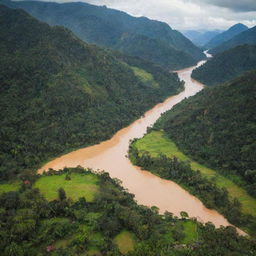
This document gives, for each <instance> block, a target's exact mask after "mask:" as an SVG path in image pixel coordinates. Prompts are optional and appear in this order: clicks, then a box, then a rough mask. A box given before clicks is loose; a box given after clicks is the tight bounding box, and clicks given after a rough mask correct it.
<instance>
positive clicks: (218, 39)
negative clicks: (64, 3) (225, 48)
mask: <svg viewBox="0 0 256 256" xmlns="http://www.w3.org/2000/svg"><path fill="white" fill-rule="evenodd" d="M246 30H248V27H247V26H245V25H244V24H241V23H238V24H235V25H234V26H232V27H231V28H229V29H228V30H227V31H224V32H222V33H220V34H218V35H216V36H215V37H214V38H212V39H211V40H210V42H208V43H207V44H206V45H205V48H206V49H212V48H215V47H217V46H219V45H221V44H223V43H224V42H226V41H228V40H230V39H232V38H233V37H234V36H236V35H238V34H240V33H242V32H244V31H246Z"/></svg>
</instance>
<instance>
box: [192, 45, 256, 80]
mask: <svg viewBox="0 0 256 256" xmlns="http://www.w3.org/2000/svg"><path fill="white" fill-rule="evenodd" d="M253 69H256V45H241V46H237V47H235V48H232V49H230V50H227V51H225V52H223V53H219V54H217V55H216V56H214V57H213V58H211V59H209V60H208V61H207V62H206V63H205V64H204V65H202V66H200V67H199V68H197V69H195V70H193V73H192V77H193V78H194V79H196V80H198V81H200V82H201V83H203V84H206V85H217V84H220V83H224V82H227V81H229V80H231V79H235V78H237V77H239V76H241V75H242V74H243V73H244V72H246V71H250V70H253Z"/></svg>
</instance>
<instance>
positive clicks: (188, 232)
mask: <svg viewBox="0 0 256 256" xmlns="http://www.w3.org/2000/svg"><path fill="white" fill-rule="evenodd" d="M183 227H184V233H185V238H184V239H183V240H182V244H191V243H193V242H195V241H196V240H197V224H196V222H194V221H190V220H188V221H185V222H184V223H183Z"/></svg>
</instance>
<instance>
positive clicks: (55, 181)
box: [34, 173, 99, 202]
mask: <svg viewBox="0 0 256 256" xmlns="http://www.w3.org/2000/svg"><path fill="white" fill-rule="evenodd" d="M65 177H66V174H61V175H54V176H42V177H41V178H39V179H38V180H37V181H36V183H35V185H34V187H35V188H38V189H39V190H40V191H41V193H42V194H43V195H44V196H45V198H46V199H47V200H49V201H51V200H54V199H57V198H58V189H59V188H60V187H62V188H63V189H64V190H65V192H66V196H67V197H68V198H71V199H73V200H78V199H79V198H80V197H85V199H86V200H87V201H88V202H92V201H93V200H94V198H95V195H96V194H97V192H98V190H99V186H98V185H97V183H98V178H97V176H96V175H94V174H78V173H72V174H71V180H65Z"/></svg>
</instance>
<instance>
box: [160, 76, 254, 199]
mask: <svg viewBox="0 0 256 256" xmlns="http://www.w3.org/2000/svg"><path fill="white" fill-rule="evenodd" d="M255 79H256V75H255V71H253V72H251V73H248V74H246V75H244V76H243V77H241V78H238V79H237V80H235V81H233V82H230V83H227V84H225V85H222V86H217V87H214V88H206V89H205V90H203V91H202V92H200V93H199V94H197V95H196V96H195V97H193V98H189V99H187V100H185V101H183V102H182V103H180V104H178V105H176V106H175V107H174V108H173V110H172V111H170V112H168V113H166V114H165V115H164V116H163V118H162V120H161V121H160V122H161V124H160V126H161V127H162V128H163V129H164V131H165V133H166V134H167V136H168V137H169V138H171V139H172V140H173V141H174V142H175V143H176V144H177V146H178V147H179V149H180V150H182V151H183V152H184V153H185V154H188V155H191V156H192V158H193V159H194V160H196V161H198V162H200V163H201V164H205V165H207V166H208V165H209V166H211V167H213V168H215V169H217V170H222V171H221V173H223V174H225V173H226V174H231V175H232V174H237V175H240V176H241V177H242V178H243V180H244V181H245V182H246V184H247V185H246V186H247V190H248V192H249V193H250V194H251V195H253V196H256V194H255V191H256V189H255V184H256V183H255V166H256V162H255V160H256V159H255V146H256V144H255V139H254V137H255V136H254V134H255V132H256V126H255V122H256V120H255V114H254V110H255V107H256V105H255V104H256V101H255V93H256V86H255V85H256V83H255Z"/></svg>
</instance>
